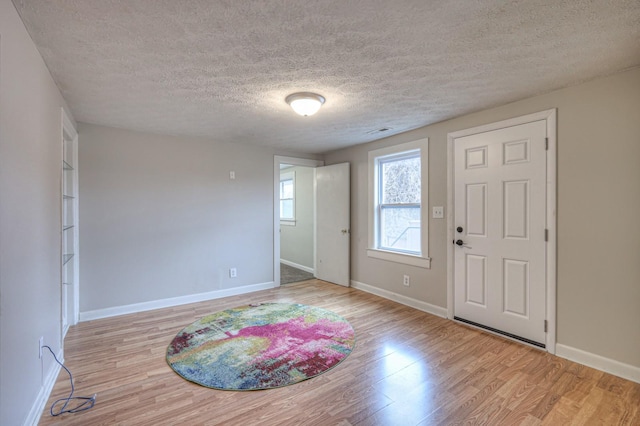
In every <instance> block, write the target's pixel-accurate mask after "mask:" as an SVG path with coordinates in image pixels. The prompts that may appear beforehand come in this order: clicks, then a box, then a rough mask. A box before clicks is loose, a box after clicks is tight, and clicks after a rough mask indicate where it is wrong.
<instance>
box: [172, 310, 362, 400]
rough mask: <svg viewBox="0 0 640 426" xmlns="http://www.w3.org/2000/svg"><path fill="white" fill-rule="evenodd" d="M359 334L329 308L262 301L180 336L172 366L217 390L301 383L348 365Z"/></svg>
mask: <svg viewBox="0 0 640 426" xmlns="http://www.w3.org/2000/svg"><path fill="white" fill-rule="evenodd" d="M354 346H355V332H354V331H353V327H351V324H349V323H348V322H347V320H345V319H344V318H342V317H341V316H339V315H337V314H335V313H333V312H331V311H328V310H326V309H321V308H317V307H314V306H307V305H299V304H291V303H262V304H255V305H249V306H241V307H238V308H233V309H228V310H226V311H221V312H217V313H215V314H212V315H208V316H206V317H204V318H202V319H200V320H199V321H196V322H194V323H193V324H191V325H190V326H188V327H186V328H184V329H183V330H182V331H181V332H180V333H178V334H177V335H176V337H175V338H174V339H173V341H172V342H171V344H170V345H169V347H168V348H167V363H168V364H169V366H171V368H172V369H173V370H174V371H175V372H176V373H178V374H179V375H180V376H182V377H184V378H185V379H187V380H189V381H192V382H194V383H197V384H199V385H202V386H206V387H209V388H214V389H223V390H258V389H271V388H277V387H282V386H287V385H290V384H293V383H298V382H301V381H303V380H307V379H310V378H312V377H315V376H317V375H319V374H322V373H324V372H325V371H327V370H329V369H330V368H333V367H335V366H336V365H338V364H339V363H340V362H341V361H343V360H344V359H345V358H346V357H347V356H348V355H349V354H350V353H351V351H352V350H353V348H354Z"/></svg>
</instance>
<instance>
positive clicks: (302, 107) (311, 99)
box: [285, 92, 324, 117]
mask: <svg viewBox="0 0 640 426" xmlns="http://www.w3.org/2000/svg"><path fill="white" fill-rule="evenodd" d="M285 102H286V103H288V104H289V105H290V106H291V108H292V109H293V110H294V111H295V112H296V113H298V114H300V115H304V116H305V117H306V116H309V115H313V114H315V113H316V112H318V110H319V109H320V107H321V106H322V104H323V103H324V97H323V96H320V95H318V94H317V93H309V92H300V93H292V94H291V95H289V96H287V97H286V99H285Z"/></svg>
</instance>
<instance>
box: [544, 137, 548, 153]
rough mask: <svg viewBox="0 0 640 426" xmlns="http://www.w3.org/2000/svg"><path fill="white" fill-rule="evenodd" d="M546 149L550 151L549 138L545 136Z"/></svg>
mask: <svg viewBox="0 0 640 426" xmlns="http://www.w3.org/2000/svg"><path fill="white" fill-rule="evenodd" d="M544 149H545V151H549V138H544Z"/></svg>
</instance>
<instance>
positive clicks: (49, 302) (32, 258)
mask: <svg viewBox="0 0 640 426" xmlns="http://www.w3.org/2000/svg"><path fill="white" fill-rule="evenodd" d="M62 106H65V102H64V99H62V96H61V95H60V92H59V91H58V88H57V87H56V85H55V83H54V82H53V79H52V78H51V76H50V74H49V71H48V69H47V67H46V66H45V64H44V62H43V61H42V58H41V57H40V54H39V53H38V51H37V50H36V48H35V46H34V44H33V42H32V41H31V38H30V37H29V34H28V33H27V31H26V30H25V28H24V26H23V24H22V21H21V20H20V18H19V17H18V14H17V12H16V10H15V8H14V6H13V4H12V3H11V2H10V1H9V0H1V1H0V292H1V293H2V297H1V298H0V313H1V315H2V317H1V321H0V360H2V361H1V362H0V424H2V425H20V424H23V423H25V422H32V421H33V420H34V419H35V417H34V416H37V415H39V414H40V412H39V410H38V408H39V407H38V405H37V402H38V400H37V397H38V395H39V394H40V393H41V392H43V389H44V387H43V380H44V381H46V379H47V378H49V377H52V374H53V373H54V372H55V371H56V370H55V368H54V367H55V363H54V361H53V357H52V356H51V354H49V353H47V352H45V354H44V357H43V359H42V360H40V359H39V358H38V339H39V338H40V337H41V336H42V337H43V338H44V343H45V344H47V345H49V346H51V348H52V349H53V350H54V351H55V352H56V353H57V354H58V353H59V351H60V347H61V345H60V337H61V329H60V297H61V295H60V293H61V292H60V287H61V284H60V272H61V266H60V264H61V259H60V243H61V241H60V232H61V218H60V208H61V203H62V200H61V198H62V197H61V190H60V181H61V170H62V121H61V107H62Z"/></svg>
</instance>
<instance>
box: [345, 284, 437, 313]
mask: <svg viewBox="0 0 640 426" xmlns="http://www.w3.org/2000/svg"><path fill="white" fill-rule="evenodd" d="M351 287H353V288H355V289H357V290H362V291H364V292H367V293H371V294H375V295H376V296H380V297H383V298H385V299H389V300H393V301H394V302H398V303H400V304H403V305H406V306H409V307H411V308H414V309H417V310H419V311H422V312H426V313H428V314H432V315H436V316H438V317H441V318H446V317H447V309H446V308H443V307H440V306H436V305H432V304H430V303H427V302H423V301H421V300H418V299H414V298H412V297H408V296H403V295H402V294H398V293H394V292H392V291H389V290H383V289H381V288H378V287H374V286H372V285H369V284H365V283H361V282H359V281H354V280H351Z"/></svg>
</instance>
